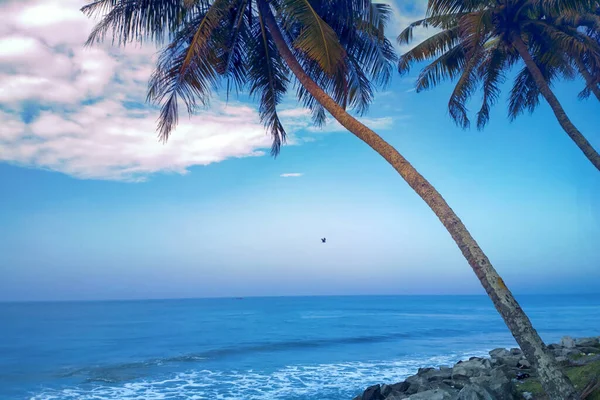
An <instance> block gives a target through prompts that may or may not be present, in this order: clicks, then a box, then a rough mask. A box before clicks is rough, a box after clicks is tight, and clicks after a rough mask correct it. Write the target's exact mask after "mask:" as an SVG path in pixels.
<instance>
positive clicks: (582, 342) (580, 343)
mask: <svg viewBox="0 0 600 400" xmlns="http://www.w3.org/2000/svg"><path fill="white" fill-rule="evenodd" d="M598 345H600V341H598V338H595V337H588V338H581V339H575V346H577V347H595V346H598Z"/></svg>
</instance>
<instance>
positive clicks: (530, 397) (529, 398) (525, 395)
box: [523, 392, 533, 400]
mask: <svg viewBox="0 0 600 400" xmlns="http://www.w3.org/2000/svg"><path fill="white" fill-rule="evenodd" d="M523 398H524V399H525V400H533V393H530V392H523Z"/></svg>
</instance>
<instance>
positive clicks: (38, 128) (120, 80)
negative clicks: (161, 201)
mask: <svg viewBox="0 0 600 400" xmlns="http://www.w3.org/2000/svg"><path fill="white" fill-rule="evenodd" d="M83 4H85V1H82V0H25V1H17V0H10V1H5V2H2V3H0V14H1V15H2V16H3V23H2V25H1V26H0V118H1V119H2V124H1V125H0V162H2V161H4V162H9V163H13V164H17V165H24V166H30V167H36V168H43V169H49V170H53V171H58V172H62V173H65V174H69V175H71V176H74V177H77V178H82V179H108V180H124V181H139V180H144V179H147V177H148V176H149V175H150V174H154V173H158V172H171V173H179V174H184V173H186V172H188V171H189V168H190V167H192V166H194V165H207V164H210V163H214V162H219V161H223V160H226V159H228V158H232V157H252V156H261V155H263V154H265V151H264V150H265V149H268V148H269V147H270V145H271V141H270V138H269V136H268V134H267V133H266V131H265V129H264V127H263V126H262V124H261V123H260V119H259V116H258V113H257V112H256V109H255V108H254V107H248V106H246V105H244V104H241V103H236V102H230V103H229V105H225V104H224V103H223V102H221V101H219V100H218V99H216V100H215V101H214V102H213V104H211V107H210V110H207V111H205V112H202V113H201V114H200V115H197V116H193V117H191V118H187V115H185V114H184V113H182V114H183V115H181V118H180V124H179V125H178V128H177V129H176V131H175V132H174V133H173V135H172V137H171V138H170V140H169V141H168V143H166V144H162V143H160V142H159V141H158V140H157V138H156V134H155V131H156V119H157V117H158V110H157V109H156V108H154V107H150V106H148V105H146V104H144V100H145V95H146V88H147V82H148V78H149V77H150V74H151V72H152V69H153V66H154V63H155V60H156V50H157V49H156V48H155V47H153V46H145V47H140V46H133V45H132V46H130V47H127V48H124V49H123V48H114V47H112V46H110V45H108V44H106V45H104V44H103V45H98V46H94V47H92V48H84V47H83V44H84V42H85V40H86V38H87V35H88V33H89V32H90V30H91V29H92V27H93V21H91V20H89V19H88V18H87V17H85V16H84V15H83V14H82V13H81V12H80V11H79V9H80V8H81V6H82V5H83ZM287 113H288V116H289V117H290V118H294V117H297V116H298V115H302V113H303V110H297V109H293V108H291V109H289V110H287ZM290 128H292V127H290ZM289 132H290V136H289V140H288V144H290V145H293V144H296V143H300V141H297V140H296V139H295V137H294V135H293V129H289Z"/></svg>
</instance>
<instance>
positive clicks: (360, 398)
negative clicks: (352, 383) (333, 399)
mask: <svg viewBox="0 0 600 400" xmlns="http://www.w3.org/2000/svg"><path fill="white" fill-rule="evenodd" d="M352 400H362V394H359V395H358V396H356V397H355V398H353V399H352Z"/></svg>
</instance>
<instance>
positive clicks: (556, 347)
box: [547, 343, 561, 350]
mask: <svg viewBox="0 0 600 400" xmlns="http://www.w3.org/2000/svg"><path fill="white" fill-rule="evenodd" d="M547 347H548V348H549V349H550V350H554V349H559V348H560V347H561V346H560V344H556V343H552V344H549V345H548V346H547Z"/></svg>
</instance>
